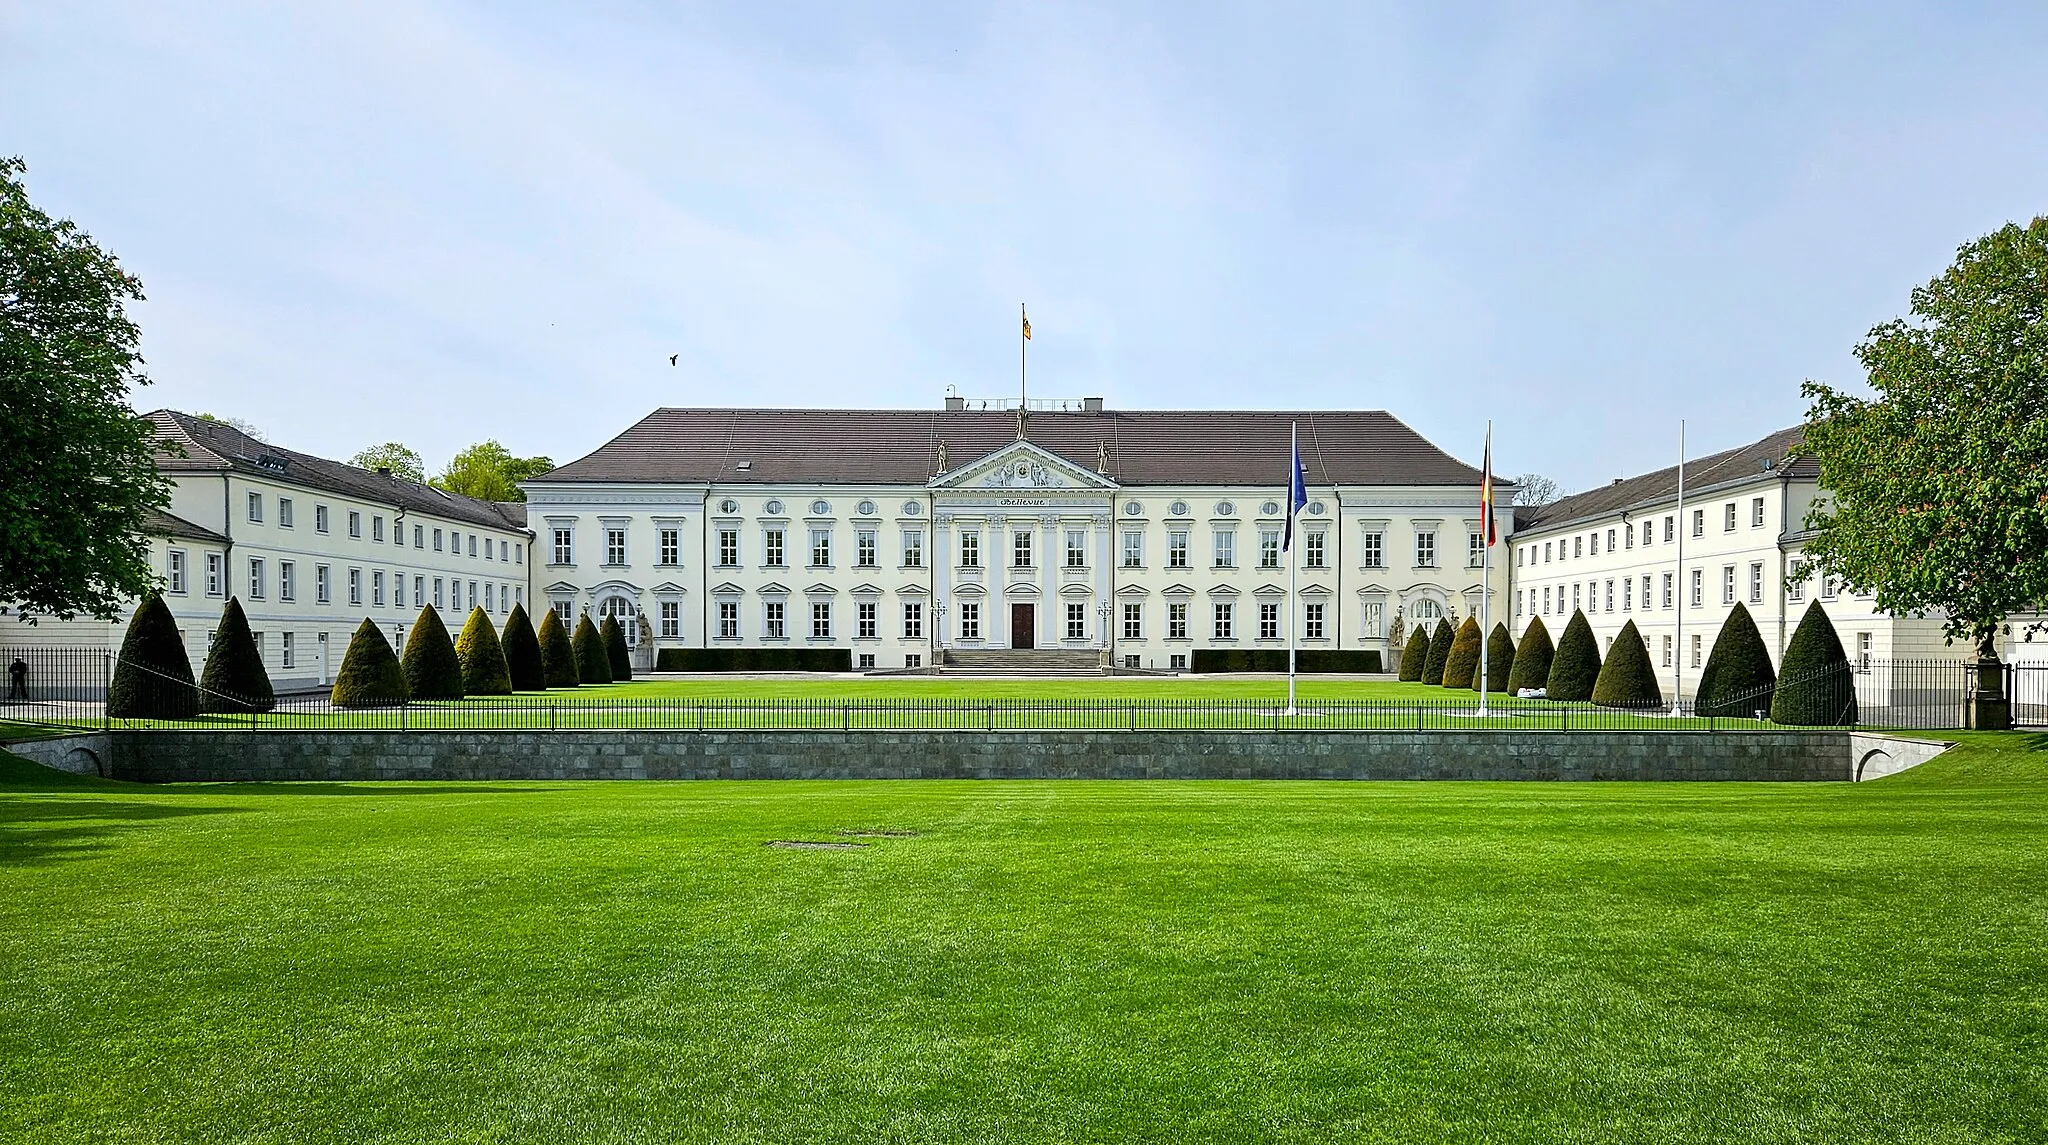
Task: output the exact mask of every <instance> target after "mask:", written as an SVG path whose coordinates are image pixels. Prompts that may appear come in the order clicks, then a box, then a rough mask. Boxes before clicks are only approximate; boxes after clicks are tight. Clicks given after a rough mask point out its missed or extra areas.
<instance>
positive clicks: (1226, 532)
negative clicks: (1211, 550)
mask: <svg viewBox="0 0 2048 1145" xmlns="http://www.w3.org/2000/svg"><path fill="white" fill-rule="evenodd" d="M1215 538H1216V556H1215V562H1214V565H1213V567H1215V568H1219V569H1230V568H1236V567H1237V532H1236V530H1234V529H1218V530H1216V534H1215Z"/></svg>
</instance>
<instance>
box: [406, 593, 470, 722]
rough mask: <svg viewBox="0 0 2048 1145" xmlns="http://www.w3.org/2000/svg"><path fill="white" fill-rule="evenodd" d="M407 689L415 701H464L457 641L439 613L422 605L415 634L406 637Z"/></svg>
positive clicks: (431, 606)
mask: <svg viewBox="0 0 2048 1145" xmlns="http://www.w3.org/2000/svg"><path fill="white" fill-rule="evenodd" d="M403 665H404V668H405V685H406V689H407V690H408V691H409V692H410V693H411V694H412V698H413V699H415V700H459V699H461V698H462V660H461V658H460V657H458V656H456V655H455V642H454V641H453V640H450V639H449V638H448V626H447V625H446V624H443V623H441V613H440V610H438V609H436V608H435V607H434V606H433V605H431V604H427V605H422V606H420V614H419V617H418V619H416V620H414V621H413V622H412V632H411V633H410V634H408V635H407V636H406V638H405V658H404V660H403Z"/></svg>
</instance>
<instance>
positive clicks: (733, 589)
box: [711, 581, 747, 596]
mask: <svg viewBox="0 0 2048 1145" xmlns="http://www.w3.org/2000/svg"><path fill="white" fill-rule="evenodd" d="M711 591H712V593H713V595H716V596H738V595H739V594H740V593H743V592H745V591H747V590H746V589H743V588H741V587H740V586H738V585H736V584H734V583H732V582H731V581H726V582H725V583H723V584H715V585H712V586H711Z"/></svg>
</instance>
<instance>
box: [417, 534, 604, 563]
mask: <svg viewBox="0 0 2048 1145" xmlns="http://www.w3.org/2000/svg"><path fill="white" fill-rule="evenodd" d="M436 547H437V548H438V547H439V546H438V545H437V546H436ZM554 563H555V564H558V565H572V564H575V563H576V531H575V530H574V529H567V528H557V529H556V530H555V560H554Z"/></svg>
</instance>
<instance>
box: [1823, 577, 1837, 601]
mask: <svg viewBox="0 0 2048 1145" xmlns="http://www.w3.org/2000/svg"><path fill="white" fill-rule="evenodd" d="M1841 586H1842V582H1841V581H1840V580H1839V579H1837V578H1836V577H1835V576H1833V575H1832V574H1826V573H1823V574H1822V575H1821V578H1820V598H1821V599H1822V600H1833V599H1835V597H1837V596H1839V595H1840V594H1841Z"/></svg>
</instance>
